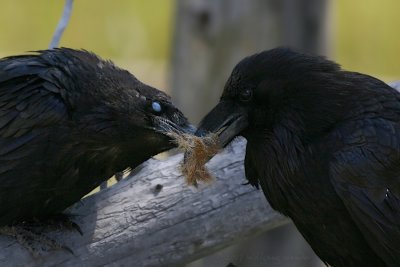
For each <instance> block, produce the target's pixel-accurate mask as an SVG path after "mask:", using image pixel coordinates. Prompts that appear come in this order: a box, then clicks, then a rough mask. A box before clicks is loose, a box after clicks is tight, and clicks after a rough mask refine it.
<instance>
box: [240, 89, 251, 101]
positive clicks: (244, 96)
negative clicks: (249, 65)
mask: <svg viewBox="0 0 400 267" xmlns="http://www.w3.org/2000/svg"><path fill="white" fill-rule="evenodd" d="M252 96H253V91H252V90H250V89H246V90H244V91H243V92H241V93H240V96H239V98H240V100H241V101H243V102H247V101H250V99H251V97H252Z"/></svg>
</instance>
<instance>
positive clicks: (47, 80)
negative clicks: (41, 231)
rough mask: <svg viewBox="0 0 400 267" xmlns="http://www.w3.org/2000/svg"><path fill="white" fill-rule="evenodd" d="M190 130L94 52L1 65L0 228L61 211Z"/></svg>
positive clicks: (162, 98)
mask: <svg viewBox="0 0 400 267" xmlns="http://www.w3.org/2000/svg"><path fill="white" fill-rule="evenodd" d="M154 101H156V102H157V105H158V106H161V108H162V109H161V111H160V110H153V109H152V103H153V102H154ZM189 128H190V127H189V125H188V122H187V120H186V118H185V117H184V116H183V114H182V113H181V112H180V111H179V110H178V109H176V108H175V107H174V106H173V105H172V104H171V102H170V98H169V97H168V96H167V95H166V94H164V93H162V92H161V91H158V90H156V89H154V88H152V87H150V86H147V85H145V84H143V83H141V82H140V81H139V80H137V79H136V78H135V77H134V76H133V75H131V74H130V73H129V72H127V71H125V70H122V69H120V68H118V67H116V66H115V65H113V64H112V63H111V62H109V61H104V60H102V59H100V58H99V57H97V56H96V55H94V54H92V53H89V52H86V51H78V50H72V49H67V48H62V49H54V50H47V51H40V52H37V53H34V54H31V55H22V56H14V57H8V58H4V59H1V60H0V225H6V224H12V223H16V222H20V221H22V220H29V219H32V218H39V219H40V218H43V217H46V216H49V215H52V214H55V213H60V212H62V211H63V210H64V209H65V208H67V207H68V206H70V205H71V204H73V203H74V202H77V201H78V200H79V199H81V198H82V197H83V196H84V195H86V194H87V193H89V192H90V191H91V190H92V189H94V188H95V187H97V186H98V185H99V184H100V183H101V182H102V181H104V180H106V179H108V178H109V177H111V176H112V175H113V174H114V173H116V172H119V171H122V170H124V169H125V168H127V167H135V166H137V165H139V164H140V163H142V162H143V161H145V160H146V159H148V158H149V157H151V156H153V155H155V154H158V153H160V152H162V151H164V150H168V149H170V148H172V147H174V144H173V143H172V142H171V140H170V138H169V137H168V136H167V135H165V133H166V132H167V131H176V132H181V131H182V132H184V131H187V130H189Z"/></svg>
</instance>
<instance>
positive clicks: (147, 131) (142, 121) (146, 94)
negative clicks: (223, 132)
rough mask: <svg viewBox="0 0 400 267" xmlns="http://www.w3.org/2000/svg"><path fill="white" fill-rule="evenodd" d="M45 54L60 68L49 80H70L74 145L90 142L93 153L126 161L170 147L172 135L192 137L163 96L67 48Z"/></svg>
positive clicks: (110, 66) (191, 130)
mask: <svg viewBox="0 0 400 267" xmlns="http://www.w3.org/2000/svg"><path fill="white" fill-rule="evenodd" d="M47 53H48V58H50V60H53V59H54V58H55V57H57V58H58V61H59V62H61V63H62V64H60V65H59V69H60V70H61V72H62V73H60V74H58V73H56V74H54V75H59V77H60V78H59V80H62V79H64V83H67V82H68V81H73V82H71V86H70V87H69V88H70V91H69V92H67V93H66V97H67V98H68V102H69V103H71V106H72V107H71V109H70V110H71V116H72V117H73V121H75V122H76V125H77V127H76V128H78V130H79V132H78V134H77V136H78V138H81V139H82V138H83V139H84V140H79V141H82V142H85V143H88V142H89V145H91V146H92V147H94V149H97V150H101V149H98V147H101V148H104V150H106V149H109V148H110V147H111V148H117V149H118V150H119V151H122V152H121V153H123V154H130V155H129V157H132V153H133V154H135V153H136V154H137V155H145V156H143V157H149V156H152V155H155V154H157V153H160V152H162V151H165V150H168V149H171V148H173V147H174V146H175V144H174V142H173V140H172V138H171V136H170V134H171V133H174V134H178V135H179V134H184V133H186V134H193V133H194V131H195V129H194V127H192V125H191V124H190V123H189V122H188V120H187V119H186V118H185V116H184V115H183V113H182V112H181V111H180V110H179V109H178V108H177V107H176V106H174V105H173V104H172V102H171V98H170V97H169V96H168V95H167V94H165V93H164V92H162V91H160V90H157V89H155V88H153V87H151V86H149V85H146V84H144V83H142V82H141V81H139V80H138V79H137V78H136V77H135V76H133V75H132V74H131V73H129V72H128V71H126V70H123V69H120V68H118V67H117V66H115V65H114V64H113V63H112V62H110V61H105V60H102V59H100V58H99V57H97V56H96V55H94V54H92V53H89V52H86V51H77V50H72V49H66V48H63V49H58V50H52V51H49V52H47ZM64 58H65V59H64ZM67 60H68V61H67ZM65 61H67V62H68V63H69V64H65ZM66 74H67V75H68V79H65V75H66ZM64 87H65V86H64ZM72 87H74V88H75V89H72ZM133 156H134V155H133Z"/></svg>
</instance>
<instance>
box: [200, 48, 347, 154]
mask: <svg viewBox="0 0 400 267" xmlns="http://www.w3.org/2000/svg"><path fill="white" fill-rule="evenodd" d="M340 75H343V74H342V72H341V70H340V67H339V66H338V65H337V64H335V63H333V62H331V61H329V60H326V59H325V58H323V57H319V56H311V55H306V54H301V53H297V52H294V51H292V50H290V49H287V48H276V49H273V50H269V51H265V52H262V53H259V54H255V55H253V56H250V57H247V58H245V59H243V60H242V61H241V62H239V63H238V64H237V65H236V67H235V68H234V70H233V72H232V74H231V76H230V77H229V79H228V81H227V82H226V84H225V88H224V91H223V94H222V96H221V99H220V102H219V103H218V104H217V106H215V107H214V108H213V109H212V110H211V111H210V112H209V113H208V114H207V115H206V116H205V117H204V118H203V120H202V121H201V122H200V125H199V128H198V131H197V135H203V134H205V133H207V132H214V133H218V135H219V139H220V145H222V146H225V145H226V144H228V143H229V142H230V141H231V140H232V139H233V138H234V137H235V136H238V135H241V136H244V137H246V138H247V139H249V137H250V136H252V135H253V134H256V133H258V134H259V133H267V132H268V131H272V130H273V128H274V127H275V126H276V125H278V124H285V127H288V128H294V129H293V131H296V134H299V135H304V137H305V138H310V137H313V136H315V135H317V134H319V133H320V132H321V131H324V130H326V129H327V128H329V126H330V125H331V124H332V123H334V122H335V121H337V120H338V119H339V118H340V117H341V116H342V115H343V114H344V110H345V107H344V106H343V105H345V103H346V98H347V96H348V94H349V92H347V91H346V90H345V89H344V90H341V89H340V88H342V89H343V88H346V86H341V87H340V86H338V81H340V80H341V79H340V77H339V76H340ZM338 88H339V89H340V90H341V91H339V90H338ZM341 105H342V106H341Z"/></svg>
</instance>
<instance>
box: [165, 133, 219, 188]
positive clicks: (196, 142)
mask: <svg viewBox="0 0 400 267" xmlns="http://www.w3.org/2000/svg"><path fill="white" fill-rule="evenodd" d="M170 136H171V137H172V138H173V139H174V141H175V142H176V144H177V145H178V149H180V150H182V151H184V152H185V157H184V159H183V162H182V165H181V170H182V174H183V175H184V176H185V178H186V183H187V184H189V185H194V186H197V184H198V182H204V183H211V182H213V181H214V177H213V176H212V174H211V173H210V172H209V171H208V170H207V168H206V166H205V164H206V163H207V161H209V160H210V158H212V157H213V156H214V155H215V154H217V153H218V151H219V146H218V138H217V135H216V134H209V135H207V136H204V137H198V136H195V135H190V134H182V135H179V134H176V133H171V134H170Z"/></svg>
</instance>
